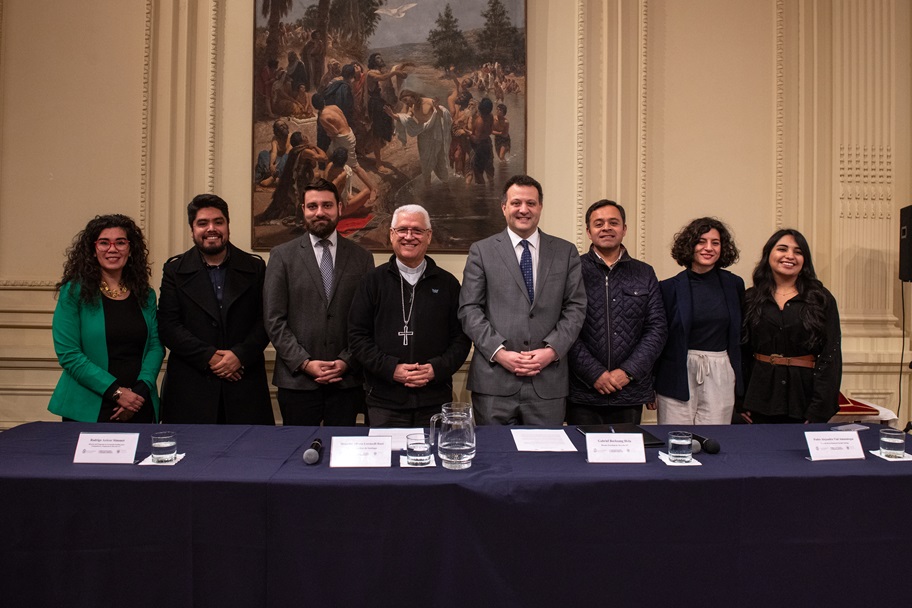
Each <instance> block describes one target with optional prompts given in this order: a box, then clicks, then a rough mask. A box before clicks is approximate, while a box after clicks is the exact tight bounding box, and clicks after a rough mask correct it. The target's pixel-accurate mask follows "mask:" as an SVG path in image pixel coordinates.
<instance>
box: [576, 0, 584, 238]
mask: <svg viewBox="0 0 912 608" xmlns="http://www.w3.org/2000/svg"><path fill="white" fill-rule="evenodd" d="M585 16H586V0H577V3H576V248H577V249H578V250H579V251H583V250H585V249H586V246H585V243H584V242H583V233H584V232H585V231H584V230H583V214H584V212H583V209H584V207H585V202H584V201H583V195H584V186H585V171H584V164H585V160H584V158H585V153H584V150H585V143H586V140H585V134H586V129H585V126H584V125H585V121H586V113H585V111H584V108H585V95H586V87H585V84H584V79H583V74H584V70H585V61H586V60H585V57H586V55H585V53H586V27H585V23H586V19H585Z"/></svg>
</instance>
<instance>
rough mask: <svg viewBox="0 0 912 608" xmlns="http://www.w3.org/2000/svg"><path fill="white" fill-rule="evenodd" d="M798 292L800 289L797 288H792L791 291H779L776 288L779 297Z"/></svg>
mask: <svg viewBox="0 0 912 608" xmlns="http://www.w3.org/2000/svg"><path fill="white" fill-rule="evenodd" d="M796 293H798V290H797V289H792V290H790V291H785V292H783V291H779V290H778V289H777V290H776V295H777V296H779V297H781V298H784V297H785V296H790V295H793V294H796Z"/></svg>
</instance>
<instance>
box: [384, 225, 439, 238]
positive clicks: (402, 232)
mask: <svg viewBox="0 0 912 608" xmlns="http://www.w3.org/2000/svg"><path fill="white" fill-rule="evenodd" d="M390 230H392V231H393V232H395V233H396V235H397V236H399V237H400V238H401V237H404V236H408V235H409V234H411V235H412V236H415V237H418V238H419V239H420V238H421V237H423V236H424V235H425V234H427V233H428V232H430V231H431V229H430V228H390Z"/></svg>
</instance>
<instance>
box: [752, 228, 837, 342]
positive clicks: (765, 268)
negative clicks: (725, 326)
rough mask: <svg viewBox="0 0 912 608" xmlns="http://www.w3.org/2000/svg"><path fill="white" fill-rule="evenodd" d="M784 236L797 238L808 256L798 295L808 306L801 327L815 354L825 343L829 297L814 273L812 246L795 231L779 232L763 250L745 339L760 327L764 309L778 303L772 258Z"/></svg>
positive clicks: (758, 265)
mask: <svg viewBox="0 0 912 608" xmlns="http://www.w3.org/2000/svg"><path fill="white" fill-rule="evenodd" d="M784 236H791V237H792V238H794V239H795V242H796V243H797V244H798V247H799V249H801V253H802V254H803V255H804V264H803V265H802V267H801V271H800V272H799V273H798V279H797V280H796V281H795V288H796V289H797V290H798V295H800V296H801V298H802V299H803V300H804V301H805V303H806V304H807V305H806V306H804V308H803V309H802V311H801V315H800V316H801V324H802V325H803V326H804V329H805V330H807V332H808V333H809V334H811V339H810V342H809V343H808V345H807V346H808V348H809V349H811V350H813V349H814V348H815V347H816V346H818V345H820V344H822V343H823V340H824V323H825V321H826V306H827V296H826V290H825V289H824V287H823V283H821V282H820V280H819V279H818V278H817V273H816V272H815V271H814V261H813V259H812V258H811V248H810V247H809V246H808V242H807V239H806V238H804V235H803V234H801V233H800V232H798V231H797V230H795V229H793V228H783V229H781V230H777V231H776V232H775V233H773V236H771V237H770V238H769V240H768V241H767V242H766V245H764V246H763V254H762V255H761V257H760V261H759V262H758V263H757V266H756V267H755V268H754V274H753V279H754V289H752V290H750V291H749V292H748V293H747V295H746V297H745V302H744V328H745V330H746V331H745V335H748V334H749V333H750V332H751V331H752V330H754V329H756V327H757V325H758V324H759V323H760V317H761V312H762V308H763V305H764V304H765V303H767V302H775V298H774V296H773V294H774V293H775V291H776V279H775V278H774V277H773V269H772V268H771V267H770V264H769V257H770V254H771V253H772V251H773V247H775V246H776V243H778V242H779V240H780V239H781V238H782V237H784Z"/></svg>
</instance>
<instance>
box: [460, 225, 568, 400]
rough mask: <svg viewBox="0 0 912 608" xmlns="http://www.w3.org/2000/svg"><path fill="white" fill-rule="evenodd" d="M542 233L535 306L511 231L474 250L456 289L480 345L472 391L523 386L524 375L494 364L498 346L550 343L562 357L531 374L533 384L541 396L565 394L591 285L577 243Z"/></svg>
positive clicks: (465, 323)
mask: <svg viewBox="0 0 912 608" xmlns="http://www.w3.org/2000/svg"><path fill="white" fill-rule="evenodd" d="M540 234H541V241H540V245H539V246H540V251H539V255H538V274H537V280H536V283H535V304H534V305H530V302H529V296H528V294H527V293H526V285H525V283H524V282H523V278H522V273H521V272H520V270H519V262H518V261H517V260H516V252H515V251H514V250H513V246H512V244H511V243H510V236H509V235H508V234H507V231H506V230H504V231H503V232H501V233H499V234H495V235H494V236H491V237H488V238H486V239H484V240H482V241H478V242H477V243H475V244H473V245H472V247H471V248H470V249H469V257H468V259H467V260H466V265H465V270H464V271H463V276H462V290H461V291H460V294H459V319H460V321H462V328H463V331H465V333H466V334H467V335H468V336H469V337H470V338H471V339H472V341H473V342H474V343H475V354H474V355H473V356H472V364H471V366H470V368H469V379H468V388H469V390H471V391H473V392H477V393H482V394H486V395H498V396H507V395H512V394H514V393H516V392H517V391H518V390H519V389H520V386H521V385H522V383H523V379H522V378H518V377H517V376H515V375H513V374H511V373H510V372H508V371H507V370H506V369H504V368H503V367H501V366H500V365H499V364H497V363H495V362H493V361H491V357H493V356H494V353H495V351H496V350H497V347H499V346H500V345H501V344H502V345H503V346H504V348H506V349H507V350H513V351H527V350H534V349H536V348H542V347H544V346H549V345H550V346H551V347H552V348H554V350H555V351H557V354H558V357H559V358H558V360H557V361H555V362H554V363H552V364H551V365H549V366H548V367H547V368H545V369H543V370H542V371H541V373H540V374H538V375H537V376H534V377H533V378H532V385H533V387H534V388H535V392H536V393H537V394H538V396H539V397H541V398H543V399H557V398H560V397H566V396H567V393H568V390H569V388H568V387H569V385H568V368H569V362H568V361H567V359H566V356H567V352H568V351H569V350H570V347H571V346H572V345H573V342H574V341H575V340H576V337H577V335H578V334H579V332H580V328H581V327H582V326H583V320H584V318H585V316H586V290H585V287H584V286H583V281H582V275H581V272H580V257H579V252H578V251H577V250H576V247H574V246H573V245H572V244H571V243H569V242H567V241H565V240H563V239H559V238H557V237H553V236H549V235H547V234H545V233H544V232H540Z"/></svg>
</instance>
